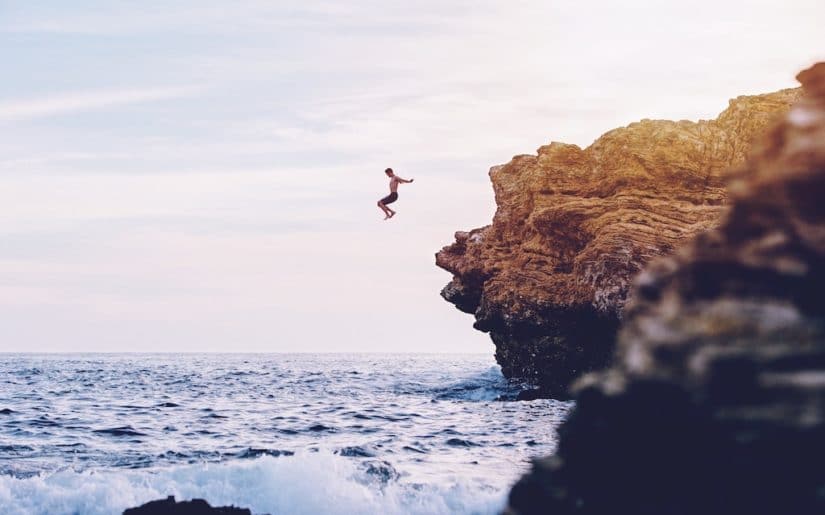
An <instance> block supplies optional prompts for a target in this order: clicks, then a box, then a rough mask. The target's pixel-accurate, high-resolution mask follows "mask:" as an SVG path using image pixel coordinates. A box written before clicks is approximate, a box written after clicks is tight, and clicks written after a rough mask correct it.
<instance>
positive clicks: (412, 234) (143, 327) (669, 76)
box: [0, 0, 825, 353]
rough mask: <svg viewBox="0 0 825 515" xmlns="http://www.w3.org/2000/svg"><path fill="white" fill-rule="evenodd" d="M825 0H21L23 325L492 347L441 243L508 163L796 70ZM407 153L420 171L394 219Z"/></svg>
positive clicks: (5, 222) (129, 345)
mask: <svg viewBox="0 0 825 515" xmlns="http://www.w3.org/2000/svg"><path fill="white" fill-rule="evenodd" d="M671 4H674V5H671ZM676 4H678V5H676ZM823 19H825V3H823V2H822V1H821V0H788V1H786V2H776V1H775V0H772V1H765V0H753V1H749V2H741V1H736V2H734V1H731V0H696V1H694V2H662V1H661V0H624V1H622V2H617V1H595V0H578V1H574V0H558V1H555V0H543V1H520V0H507V1H505V0H501V1H492V0H473V1H469V0H467V1H465V0H458V1H447V0H419V1H416V2H407V1H395V0H380V1H379V0H335V1H317V0H284V1H282V0H270V1H260V0H238V1H233V2H226V1H215V0H179V1H175V2H169V1H156V0H141V1H117V0H106V1H88V0H73V1H72V2H66V1H62V0H53V1H49V0H44V1H39V2H31V1H27V0H21V1H8V0H0V67H1V68H0V69H1V70H2V71H1V72H0V73H1V74H2V75H1V77H2V80H0V177H2V185H1V186H0V351H10V352H33V351H44V352H46V351H48V352H73V351H95V352H100V351H105V352H124V351H127V352H206V351H208V352H212V351H221V352H485V353H492V351H493V346H492V344H491V343H490V342H489V339H488V337H487V336H486V335H484V334H481V333H479V332H477V331H475V330H473V329H472V327H471V325H472V321H473V320H472V317H471V316H469V315H466V314H463V313H460V312H458V311H457V310H455V309H454V308H453V307H452V306H451V305H449V304H447V303H446V302H444V301H443V300H442V299H441V298H440V297H439V290H440V289H441V287H443V285H444V284H446V283H447V282H448V281H449V280H450V275H449V274H448V273H447V272H444V271H442V270H440V269H438V268H436V267H435V265H434V256H433V255H434V253H435V252H436V251H437V250H438V249H440V248H441V247H442V246H444V245H447V244H449V243H450V242H451V241H452V239H453V233H454V232H455V231H457V230H466V229H470V228H473V227H479V226H483V225H486V224H488V223H489V222H490V220H491V217H492V215H493V213H494V211H495V203H494V201H493V194H492V189H491V186H490V183H489V178H488V176H487V171H488V169H489V167H490V166H492V165H495V164H500V163H504V162H507V161H509V159H510V158H511V157H512V156H513V155H517V154H529V153H534V152H535V150H536V149H537V148H538V147H539V146H541V145H544V144H547V143H549V142H550V141H564V142H569V143H576V144H579V145H581V146H586V145H588V144H590V143H591V142H592V141H593V140H594V139H595V138H597V137H598V136H599V135H600V134H602V133H603V132H606V131H607V130H609V129H612V128H614V127H617V126H623V125H626V124H628V123H630V122H633V121H636V120H638V119H642V118H668V119H699V118H713V117H715V116H716V115H717V114H718V112H720V111H721V110H722V109H724V108H725V107H726V105H727V101H728V99H729V98H731V97H735V96H738V95H741V94H755V93H763V92H769V91H774V90H777V89H781V88H785V87H793V86H795V85H796V82H795V81H794V75H795V74H796V73H797V72H798V71H799V70H800V69H802V68H803V67H806V66H808V65H810V64H812V63H813V62H815V61H816V60H822V59H825V35H823V32H822V27H821V21H822V20H823ZM388 166H391V167H393V168H394V169H395V170H396V171H397V173H398V174H399V175H401V176H402V177H405V178H415V182H414V183H413V184H411V185H402V187H401V189H400V200H399V201H398V202H397V203H396V204H395V205H394V207H395V208H396V209H397V211H398V215H397V216H396V217H395V218H394V219H392V220H391V221H388V222H385V221H383V220H382V218H383V216H382V213H381V212H380V211H379V209H378V207H377V206H376V204H375V203H376V201H377V200H378V198H380V197H382V196H384V195H386V193H387V180H386V177H385V176H384V175H383V170H384V168H386V167H388Z"/></svg>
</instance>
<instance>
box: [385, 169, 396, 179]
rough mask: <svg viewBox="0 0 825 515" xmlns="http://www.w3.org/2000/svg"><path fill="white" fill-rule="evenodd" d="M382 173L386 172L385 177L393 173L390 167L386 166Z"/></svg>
mask: <svg viewBox="0 0 825 515" xmlns="http://www.w3.org/2000/svg"><path fill="white" fill-rule="evenodd" d="M384 173H385V174H387V177H392V176H393V175H395V174H394V173H393V172H392V168H387V169H386V170H384Z"/></svg>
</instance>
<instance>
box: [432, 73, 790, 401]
mask: <svg viewBox="0 0 825 515" xmlns="http://www.w3.org/2000/svg"><path fill="white" fill-rule="evenodd" d="M798 95H799V90H798V89H791V90H783V91H779V92H776V93H771V94H767V95H758V96H743V97H739V98H736V99H734V100H732V101H731V102H730V106H729V107H728V108H727V109H726V110H725V111H724V112H723V113H722V114H721V115H720V116H719V117H718V118H717V119H716V120H710V121H699V122H696V123H693V122H688V121H679V122H673V121H654V120H643V121H641V122H638V123H634V124H631V125H629V126H628V127H625V128H621V129H616V130H613V131H610V132H608V133H607V134H605V135H603V136H602V137H601V138H599V139H598V140H596V141H595V142H594V143H593V144H592V145H591V146H590V147H588V148H586V149H584V150H582V149H580V148H579V147H577V146H575V145H566V144H562V143H551V144H550V145H547V146H544V147H542V148H540V149H539V150H538V155H535V156H517V157H515V158H513V160H512V161H510V163H508V164H506V165H503V166H496V167H493V168H492V169H491V170H490V178H491V179H492V182H493V188H494V190H495V196H496V203H497V205H498V209H497V211H496V214H495V217H494V219H493V223H492V225H490V226H487V227H483V228H481V229H475V230H473V231H470V232H458V233H456V235H455V238H456V241H455V243H453V244H452V245H450V246H447V247H445V248H444V249H442V250H441V251H440V252H439V253H437V254H436V264H437V265H438V266H440V267H441V268H444V269H445V270H448V271H449V272H451V273H453V274H454V278H453V280H452V282H450V283H449V284H448V285H447V286H446V287H445V288H444V289H443V290H442V296H443V297H444V298H445V299H447V300H448V301H450V302H452V303H454V304H455V305H456V307H458V308H459V309H460V310H462V311H465V312H467V313H472V314H474V315H475V318H476V323H475V327H476V328H477V329H480V330H482V331H487V332H489V333H490V335H491V337H492V340H493V342H494V343H495V345H496V358H497V360H498V362H499V364H500V365H501V367H502V370H503V372H504V374H505V375H506V376H508V377H516V378H522V379H526V380H528V381H529V382H531V383H533V384H534V385H537V386H539V387H541V389H542V391H543V392H544V394H545V395H553V396H563V395H565V394H566V392H567V387H568V385H569V384H570V382H571V381H572V379H574V378H575V377H577V376H578V375H580V374H581V373H582V372H586V371H589V370H594V369H599V368H602V367H604V366H606V365H607V363H608V362H609V359H610V356H612V352H613V349H614V342H615V335H616V330H617V327H618V324H619V321H620V318H621V315H622V312H623V309H624V305H625V302H626V300H627V294H628V290H629V285H630V282H631V279H632V278H633V277H634V276H635V275H636V274H637V273H638V272H639V271H640V270H641V268H642V267H643V266H644V265H645V264H647V263H648V262H649V261H650V260H651V259H652V258H654V257H657V256H661V255H664V254H667V253H669V252H671V251H672V250H673V248H674V247H675V246H676V245H678V244H680V243H682V242H684V241H686V240H687V239H688V238H690V237H691V236H693V235H695V234H696V233H698V232H700V231H703V230H706V229H709V228H711V227H713V226H715V224H716V223H717V222H718V219H719V217H720V216H721V214H722V211H723V209H724V205H725V202H726V198H727V192H726V189H725V185H724V180H723V177H722V176H723V172H724V170H726V169H727V168H729V167H730V166H731V165H734V164H737V163H741V162H743V161H744V158H745V155H746V153H747V151H748V149H749V148H750V144H751V141H752V139H753V137H754V136H755V135H756V134H758V133H760V132H761V131H763V130H764V128H765V127H766V125H767V124H768V122H769V121H770V120H771V119H773V118H774V117H775V116H777V115H778V114H780V113H783V112H785V111H787V108H788V106H789V105H790V104H791V103H792V102H793V101H794V100H796V99H797V98H798Z"/></svg>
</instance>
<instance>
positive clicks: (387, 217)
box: [384, 214, 392, 220]
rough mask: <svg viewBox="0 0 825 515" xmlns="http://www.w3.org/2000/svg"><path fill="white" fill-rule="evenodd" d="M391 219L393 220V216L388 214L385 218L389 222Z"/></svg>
mask: <svg viewBox="0 0 825 515" xmlns="http://www.w3.org/2000/svg"><path fill="white" fill-rule="evenodd" d="M390 218H392V215H391V214H387V216H385V217H384V220H389V219H390Z"/></svg>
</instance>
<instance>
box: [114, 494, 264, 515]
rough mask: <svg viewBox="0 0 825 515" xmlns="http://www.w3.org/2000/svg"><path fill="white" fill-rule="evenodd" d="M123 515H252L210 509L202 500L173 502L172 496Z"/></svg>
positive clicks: (226, 508) (241, 510) (229, 508)
mask: <svg viewBox="0 0 825 515" xmlns="http://www.w3.org/2000/svg"><path fill="white" fill-rule="evenodd" d="M123 515H252V512H251V511H249V510H248V509H246V508H235V507H234V506H221V507H212V506H210V505H209V503H208V502H206V501H204V500H203V499H192V500H191V501H180V502H175V498H174V497H173V496H171V495H170V496H169V497H167V498H166V499H163V500H158V501H149V502H147V503H146V504H143V505H141V506H138V507H137V508H129V509H127V510H125V511H124V512H123Z"/></svg>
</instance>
